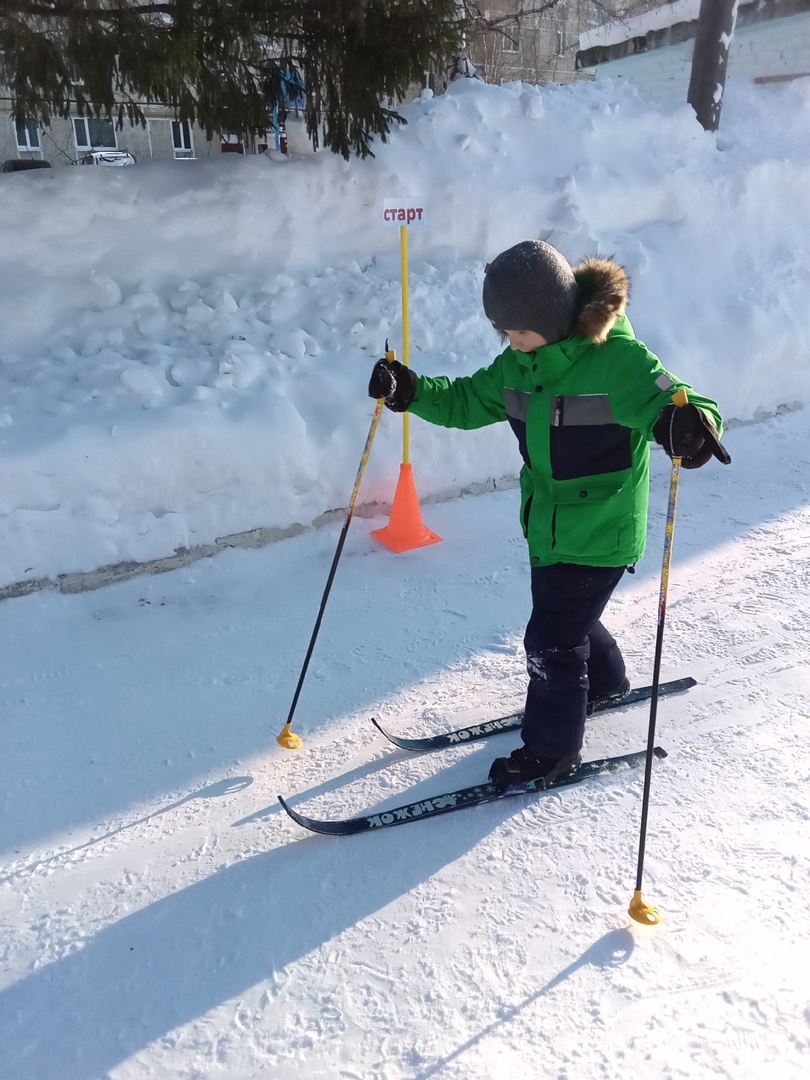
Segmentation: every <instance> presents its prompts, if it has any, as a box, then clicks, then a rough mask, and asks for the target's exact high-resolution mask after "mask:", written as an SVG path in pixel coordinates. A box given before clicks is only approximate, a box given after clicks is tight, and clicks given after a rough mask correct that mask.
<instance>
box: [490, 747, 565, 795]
mask: <svg viewBox="0 0 810 1080" xmlns="http://www.w3.org/2000/svg"><path fill="white" fill-rule="evenodd" d="M581 762H582V758H581V757H580V755H579V754H567V755H566V756H565V757H562V758H560V757H536V756H535V755H534V754H533V753H532V752H531V750H529V749H528V748H527V747H525V746H519V747H518V749H517V750H513V751H512V753H511V754H510V755H509V757H508V758H503V757H499V758H495V760H494V761H493V762H492V766H491V768H490V770H489V782H490V783H491V784H494V785H495V787H496V788H497V789H498V791H505V790H506V789H507V788H508V787H518V786H519V785H520V784H525V783H527V782H528V781H529V780H534V781H537V784H536V786H537V787H538V788H544V787H545V786H546V784H548V783H550V782H551V781H552V780H558V779H559V778H560V777H561V776H569V775H570V774H571V773H572V772H574V771H575V770H576V769H577V768H578V766H579V765H580V764H581Z"/></svg>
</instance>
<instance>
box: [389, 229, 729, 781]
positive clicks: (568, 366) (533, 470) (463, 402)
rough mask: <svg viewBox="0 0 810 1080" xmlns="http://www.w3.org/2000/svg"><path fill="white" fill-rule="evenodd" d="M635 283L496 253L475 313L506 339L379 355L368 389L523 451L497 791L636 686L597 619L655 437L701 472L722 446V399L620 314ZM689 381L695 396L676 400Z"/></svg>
mask: <svg viewBox="0 0 810 1080" xmlns="http://www.w3.org/2000/svg"><path fill="white" fill-rule="evenodd" d="M628 292H629V282H628V278H627V275H626V273H625V271H624V270H623V268H622V267H621V266H619V265H618V264H617V263H615V262H612V261H611V260H609V259H597V258H594V259H588V260H587V261H585V262H584V263H581V264H579V265H578V266H576V267H574V268H572V267H571V266H570V265H569V264H568V262H567V261H566V259H565V258H564V257H563V256H562V255H561V254H560V252H558V251H556V250H555V249H554V248H553V247H550V246H549V245H548V244H545V243H542V242H540V241H535V240H526V241H524V242H523V243H520V244H517V245H516V246H515V247H512V248H509V249H508V250H507V251H504V252H502V253H501V254H500V255H498V257H497V258H496V259H495V260H494V261H493V262H492V263H490V264H489V265H488V266H487V268H486V272H485V277H484V294H483V301H484V311H485V312H486V315H487V318H488V319H489V320H490V322H491V323H492V325H493V326H494V327H495V329H496V330H498V331H499V332H500V333H501V335H502V337H503V338H506V339H508V340H509V347H508V348H507V349H505V350H504V352H502V353H501V354H500V356H498V357H496V359H495V360H494V361H493V363H492V364H490V366H489V367H486V368H481V369H480V370H479V371H476V372H475V373H474V374H473V375H470V376H468V377H464V378H459V379H452V380H451V379H448V378H435V379H431V378H426V377H424V376H417V375H416V374H415V373H414V372H413V371H411V369H410V368H407V367H405V366H404V365H403V364H400V363H399V362H398V361H394V362H393V363H391V364H388V363H386V362H385V361H384V360H380V361H378V362H377V364H375V366H374V369H373V371H372V374H371V380H370V382H369V388H368V392H369V395H370V396H371V397H373V398H384V399H385V404H386V405H387V406H388V408H389V409H392V410H393V411H394V412H404V411H405V410H406V409H407V410H408V411H409V412H411V413H414V414H415V415H417V416H421V417H422V418H423V419H424V420H428V421H429V422H430V423H433V424H441V425H443V426H445V427H457V428H465V429H472V428H478V427H483V426H484V425H486V424H494V423H497V422H498V421H501V420H507V421H508V422H509V424H510V426H511V427H512V430H513V431H514V433H515V435H516V436H517V440H518V446H519V449H520V453H521V456H522V458H523V467H522V469H521V471H520V492H521V506H520V517H521V525H522V528H523V534H524V536H525V537H526V540H527V542H528V546H529V558H530V563H531V587H532V613H531V617H530V619H529V623H528V626H527V628H526V634H525V639H524V643H525V648H526V663H527V668H528V673H529V687H528V692H527V696H526V711H525V715H524V719H523V726H522V730H521V735H522V738H523V745H522V746H521V747H519V748H518V749H517V750H515V751H514V752H513V753H512V754H511V755H510V756H509V757H508V758H497V759H496V760H495V761H494V762H493V765H492V768H491V769H490V773H489V779H490V781H491V782H492V783H493V784H495V785H496V787H497V788H498V789H500V790H503V789H505V788H507V787H509V786H511V785H514V784H521V783H524V782H525V781H528V780H544V781H546V782H549V781H551V780H553V779H556V778H558V777H561V776H565V775H568V774H569V773H571V772H573V771H574V770H575V769H576V768H577V766H578V765H579V764H580V762H581V757H580V750H581V748H582V743H583V738H584V733H585V718H586V715H587V710H588V705H589V703H592V702H596V701H601V700H604V699H605V698H616V699H619V698H621V697H622V696H623V695H624V694H626V693H627V691H628V690H629V687H630V684H629V682H628V680H627V678H626V676H625V667H624V660H623V658H622V654H621V651H620V650H619V647H618V645H617V644H616V641H615V640H614V638H613V637H612V635H611V634H610V633H609V632H608V630H606V629H605V627H604V626H603V625H602V623H601V621H600V619H601V616H602V612H603V611H604V608H605V605H606V604H607V602H608V600H609V599H610V597H611V594H612V593H613V590H614V589H615V588H616V586H617V585H618V583H619V580H620V578H621V576H622V574H623V573H624V571H625V569H626V568H627V567H628V566H632V565H633V564H634V563H636V562H637V561H638V560H639V559H640V558H641V556H642V554H643V552H644V547H645V543H646V533H647V504H648V500H649V454H650V451H649V442H650V440H652V439H655V440H656V442H658V443H660V444H661V446H663V448H664V450H665V451H666V452H667V454H669V456H670V457H680V458H682V466H683V468H685V469H696V468H699V467H700V466H701V465H705V464H706V462H707V461H708V460H709V459H710V458H711V457H712V455H714V457H716V458H717V459H718V460H719V461H721V462H723V463H724V464H728V463H729V462H730V460H731V459H730V457H729V455H728V454H727V452H726V450H725V448H724V447H723V446H722V444H721V443H720V441H719V434H720V432H721V420H720V415H719V412H718V410H717V405H716V404H715V403H714V402H713V401H711V400H710V399H709V398H706V397H702V396H701V395H699V394H697V393H696V392H695V391H694V390H692V388H691V387H689V386H687V385H686V384H685V383H683V382H682V381H681V380H679V379H677V378H676V377H675V376H673V375H670V374H669V373H668V372H667V371H665V370H664V367H663V366H662V364H661V361H660V360H659V359H658V357H657V356H655V355H653V353H651V352H650V351H649V350H648V349H647V347H646V346H645V345H643V344H642V343H641V342H640V341H638V340H637V339H636V338H635V336H634V334H633V328H632V326H631V325H630V321H629V319H628V318H627V316H626V315H625V314H624V311H625V307H626V304H627V298H628ZM681 387H685V389H686V390H687V391H688V397H689V404H687V405H684V406H681V407H676V406H675V405H674V404H672V402H671V399H672V396H673V394H674V393H675V391H677V390H679V389H680V388H681Z"/></svg>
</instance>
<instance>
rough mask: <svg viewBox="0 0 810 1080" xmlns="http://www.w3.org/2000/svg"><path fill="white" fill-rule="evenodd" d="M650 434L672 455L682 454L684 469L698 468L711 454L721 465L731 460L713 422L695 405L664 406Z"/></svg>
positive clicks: (680, 456)
mask: <svg viewBox="0 0 810 1080" xmlns="http://www.w3.org/2000/svg"><path fill="white" fill-rule="evenodd" d="M653 435H654V436H655V441H656V442H657V443H659V444H660V445H661V446H663V448H664V449H665V450H666V452H667V453H668V454H669V456H670V457H671V458H672V457H679V458H681V465H682V466H683V467H684V469H699V468H700V466H701V465H705V464H706V462H707V461H708V460H709V458H710V457H711V456H712V455H714V456H715V457H716V458H717V460H718V461H721V462H722V463H723V464H724V465H728V464H730V462H731V455H730V454H729V453H728V451H727V450H726V448H725V447H724V446H723V444H722V443H721V442H720V439H719V438H718V436H717V428H716V427H715V426H714V422H713V421H712V419H711V417H709V416H707V415H706V413H705V412H703V410H702V409H699V408H698V407H697V405H691V404H689V405H667V406H665V407H664V408H663V409H662V410H661V412H660V413H659V414H658V419H657V420H656V421H655V424H653Z"/></svg>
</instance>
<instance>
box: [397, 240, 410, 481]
mask: <svg viewBox="0 0 810 1080" xmlns="http://www.w3.org/2000/svg"><path fill="white" fill-rule="evenodd" d="M399 261H400V267H401V275H402V363H403V364H404V365H405V367H408V366H409V365H410V362H411V351H410V341H409V337H410V327H409V324H408V226H407V225H400V227H399ZM410 434H411V427H410V417H409V416H408V414H407V412H404V413H403V414H402V464H403V465H407V464H409V462H410Z"/></svg>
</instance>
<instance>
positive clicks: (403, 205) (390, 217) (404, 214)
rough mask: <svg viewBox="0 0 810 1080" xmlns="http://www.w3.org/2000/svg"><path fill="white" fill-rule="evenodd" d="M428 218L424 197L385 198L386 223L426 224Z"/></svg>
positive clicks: (384, 217)
mask: <svg viewBox="0 0 810 1080" xmlns="http://www.w3.org/2000/svg"><path fill="white" fill-rule="evenodd" d="M426 218H427V210H426V207H425V200H424V199H383V222H384V223H385V224H386V225H424V224H425V221H426Z"/></svg>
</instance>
